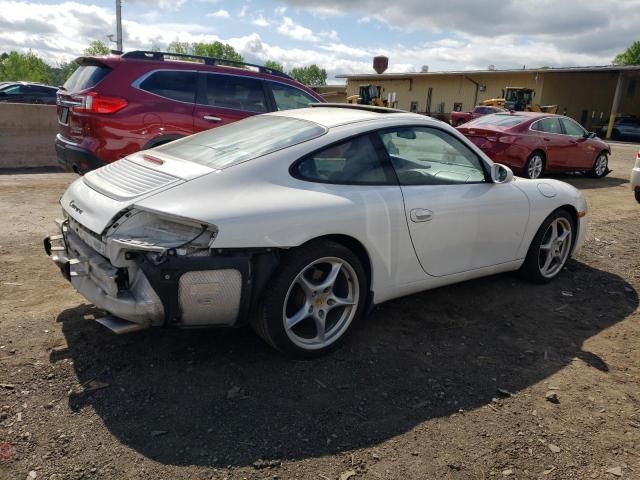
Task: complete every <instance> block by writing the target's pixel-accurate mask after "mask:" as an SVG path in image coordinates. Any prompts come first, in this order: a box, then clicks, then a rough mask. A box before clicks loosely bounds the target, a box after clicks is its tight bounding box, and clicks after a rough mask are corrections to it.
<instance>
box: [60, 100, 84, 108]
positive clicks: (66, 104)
mask: <svg viewBox="0 0 640 480" xmlns="http://www.w3.org/2000/svg"><path fill="white" fill-rule="evenodd" d="M59 103H60V105H61V106H63V107H81V106H82V105H83V102H78V101H73V100H60V101H59Z"/></svg>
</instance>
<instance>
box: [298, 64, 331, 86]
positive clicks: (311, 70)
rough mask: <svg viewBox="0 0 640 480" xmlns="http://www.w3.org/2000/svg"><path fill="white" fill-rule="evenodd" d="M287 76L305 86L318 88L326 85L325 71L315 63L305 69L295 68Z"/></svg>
mask: <svg viewBox="0 0 640 480" xmlns="http://www.w3.org/2000/svg"><path fill="white" fill-rule="evenodd" d="M289 76H291V77H293V78H295V79H296V80H297V81H299V82H300V83H304V84H305V85H311V86H314V87H315V86H318V85H326V84H327V71H326V70H325V69H324V68H320V67H318V66H317V65H316V64H315V63H314V64H312V65H309V66H307V67H297V68H294V69H292V70H291V71H290V72H289Z"/></svg>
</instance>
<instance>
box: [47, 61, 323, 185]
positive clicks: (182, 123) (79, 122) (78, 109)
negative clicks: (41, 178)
mask: <svg viewBox="0 0 640 480" xmlns="http://www.w3.org/2000/svg"><path fill="white" fill-rule="evenodd" d="M180 59H184V60H191V61H189V62H187V61H183V60H180ZM76 62H77V63H78V64H79V65H80V66H79V68H78V69H77V70H76V71H75V72H74V74H73V75H72V76H71V77H70V78H69V80H67V82H66V83H65V84H64V86H63V87H62V88H61V89H60V91H59V92H58V124H59V134H58V135H57V136H56V142H55V145H56V152H57V155H58V160H59V162H60V163H61V164H62V165H63V166H64V167H65V168H66V169H68V170H73V171H75V172H78V173H84V172H86V171H88V170H92V169H94V168H98V167H101V166H103V165H105V164H107V163H110V162H113V161H116V160H118V159H120V158H123V157H125V156H127V155H129V154H131V153H134V152H137V151H139V150H143V149H147V148H152V147H156V146H158V145H162V144H163V143H167V142H170V141H173V140H176V139H178V138H182V137H185V136H187V135H191V134H193V133H196V132H200V131H202V130H207V129H210V128H213V127H218V126H221V125H225V124H228V123H231V122H235V121H237V120H240V119H242V118H245V117H248V116H251V115H256V114H259V113H264V112H271V111H275V110H287V109H292V108H300V107H305V106H307V105H308V104H309V103H316V102H324V100H323V99H322V97H321V96H319V95H318V94H317V93H315V92H314V91H312V90H310V89H309V88H307V87H305V86H304V85H302V84H301V83H299V82H297V81H295V80H293V79H292V78H291V77H289V76H288V75H286V74H284V73H282V72H279V71H276V70H272V69H269V68H266V67H263V66H259V65H252V64H247V63H240V62H229V61H226V60H219V59H215V58H210V57H196V56H189V55H176V54H173V53H163V52H143V51H134V52H128V53H125V54H123V55H108V56H103V57H80V58H78V59H77V60H76ZM247 133H248V134H249V135H250V132H247Z"/></svg>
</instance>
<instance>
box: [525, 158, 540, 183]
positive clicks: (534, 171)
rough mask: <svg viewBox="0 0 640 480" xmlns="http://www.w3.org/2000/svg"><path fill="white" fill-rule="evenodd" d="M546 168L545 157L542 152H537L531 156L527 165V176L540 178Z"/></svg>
mask: <svg viewBox="0 0 640 480" xmlns="http://www.w3.org/2000/svg"><path fill="white" fill-rule="evenodd" d="M543 170H544V158H543V157H542V154H540V153H538V152H536V153H534V154H532V155H531V156H530V157H529V160H527V164H526V166H525V175H526V177H527V178H539V177H540V176H541V175H542V171H543Z"/></svg>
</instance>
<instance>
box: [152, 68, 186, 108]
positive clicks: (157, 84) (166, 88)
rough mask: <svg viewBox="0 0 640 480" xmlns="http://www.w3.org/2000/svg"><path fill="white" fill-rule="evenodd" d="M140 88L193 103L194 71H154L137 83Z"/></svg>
mask: <svg viewBox="0 0 640 480" xmlns="http://www.w3.org/2000/svg"><path fill="white" fill-rule="evenodd" d="M139 87H140V88H141V89H142V90H145V91H147V92H149V93H154V94H156V95H160V96H161V97H165V98H169V99H171V100H177V101H179V102H187V103H195V101H196V73H195V72H181V71H178V70H173V71H169V70H163V71H159V72H154V73H152V74H151V75H149V76H148V77H147V78H145V79H144V80H143V81H142V82H141V83H140V85H139Z"/></svg>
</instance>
